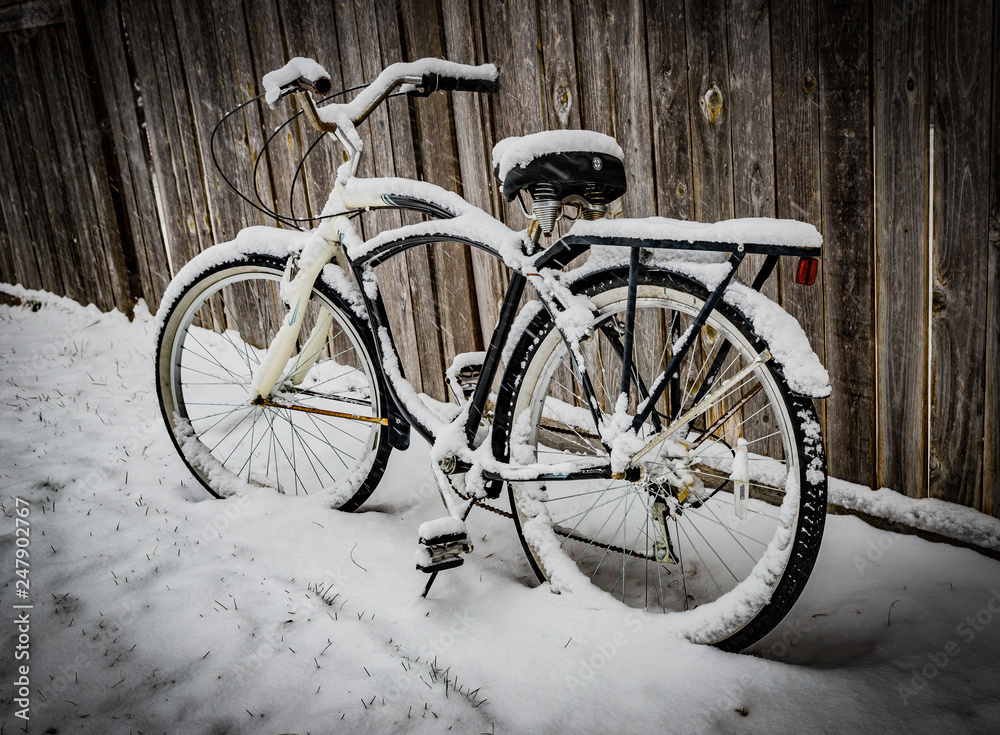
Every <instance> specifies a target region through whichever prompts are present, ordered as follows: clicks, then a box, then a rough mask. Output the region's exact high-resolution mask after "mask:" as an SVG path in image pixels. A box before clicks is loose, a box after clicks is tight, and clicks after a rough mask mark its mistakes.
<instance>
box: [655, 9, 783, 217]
mask: <svg viewBox="0 0 1000 735" xmlns="http://www.w3.org/2000/svg"><path fill="white" fill-rule="evenodd" d="M684 37H685V30H684V2H683V0H647V2H646V54H647V59H648V65H649V93H650V114H651V116H652V125H653V161H654V165H653V171H652V174H653V184H654V186H655V188H656V213H657V214H659V215H660V216H662V217H673V218H675V219H691V217H692V215H693V214H694V211H693V207H692V202H691V191H692V186H691V131H690V108H689V105H688V73H687V55H686V52H685V38H684ZM769 130H770V129H769Z"/></svg>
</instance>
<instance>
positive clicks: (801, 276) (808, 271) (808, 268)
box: [795, 258, 819, 286]
mask: <svg viewBox="0 0 1000 735" xmlns="http://www.w3.org/2000/svg"><path fill="white" fill-rule="evenodd" d="M818 272H819V260H817V259H816V258H799V272H798V273H796V274H795V282H796V283H801V284H802V285H803V286H811V285H813V284H814V283H816V274H817V273H818Z"/></svg>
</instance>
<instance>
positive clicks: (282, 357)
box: [249, 237, 344, 401]
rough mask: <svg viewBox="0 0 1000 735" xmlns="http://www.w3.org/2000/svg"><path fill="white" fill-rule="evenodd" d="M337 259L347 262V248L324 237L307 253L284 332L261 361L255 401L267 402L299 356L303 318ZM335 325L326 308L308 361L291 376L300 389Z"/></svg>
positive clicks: (307, 348)
mask: <svg viewBox="0 0 1000 735" xmlns="http://www.w3.org/2000/svg"><path fill="white" fill-rule="evenodd" d="M334 259H336V260H337V262H338V264H339V263H340V261H341V260H342V259H344V255H343V248H342V247H341V246H340V244H339V243H336V242H331V241H330V240H327V239H326V238H323V237H316V238H315V239H314V240H312V241H311V242H310V243H309V244H308V245H307V246H306V247H305V248H304V249H303V250H302V254H301V255H300V257H299V262H300V263H302V262H305V264H306V265H305V267H303V268H302V269H301V270H300V271H299V272H298V273H297V274H296V276H295V278H294V279H292V282H291V285H292V288H293V291H292V298H291V299H290V301H289V304H288V312H287V313H286V314H285V318H284V320H283V321H282V324H281V328H280V329H279V330H278V333H277V334H276V335H275V337H274V339H273V340H271V344H270V345H268V348H267V352H266V354H265V355H264V358H263V360H261V363H260V365H259V366H258V367H257V370H256V372H255V373H254V376H253V381H252V382H251V384H250V395H249V398H250V400H251V401H261V400H265V401H266V400H267V397H268V396H269V395H271V391H273V390H274V386H275V385H276V384H277V382H278V380H279V379H280V378H281V375H282V373H283V372H284V371H285V367H286V366H287V365H288V361H289V360H290V359H291V358H292V355H293V354H295V345H296V342H297V341H298V338H299V333H300V332H301V330H302V318H303V317H304V315H305V311H306V307H307V305H308V304H309V296H310V294H311V293H312V289H313V285H314V284H315V283H316V279H317V278H319V274H320V272H321V271H322V270H323V268H324V267H326V265H327V263H329V262H330V261H332V260H334ZM332 322H333V315H332V314H331V313H330V312H329V311H328V310H327V309H326V308H322V310H321V315H320V318H319V319H318V320H317V322H316V324H315V326H313V328H312V330H311V332H310V334H309V337H308V339H306V342H305V344H304V345H303V348H302V351H301V352H300V353H299V354H300V355H304V356H305V359H304V360H303V361H301V362H300V363H299V364H298V365H297V366H296V370H295V373H294V374H293V375H292V376H291V381H292V384H293V385H299V384H300V383H301V382H302V380H303V378H304V377H305V376H306V374H307V373H308V372H309V370H310V369H311V368H312V366H313V365H314V364H315V363H316V360H317V358H318V357H319V353H320V351H321V350H322V348H323V344H324V341H325V336H326V334H327V332H328V330H329V328H330V325H331V324H332Z"/></svg>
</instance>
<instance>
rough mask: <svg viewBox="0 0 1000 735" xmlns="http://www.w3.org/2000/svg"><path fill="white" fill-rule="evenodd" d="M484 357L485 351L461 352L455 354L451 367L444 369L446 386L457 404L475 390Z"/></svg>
mask: <svg viewBox="0 0 1000 735" xmlns="http://www.w3.org/2000/svg"><path fill="white" fill-rule="evenodd" d="M485 359H486V353H485V352H463V353H462V354H461V355H455V359H454V360H453V361H452V363H451V367H449V368H448V369H447V370H446V371H445V373H444V375H445V378H447V380H448V387H449V388H450V389H451V393H452V395H453V396H455V400H456V401H457V402H458V405H460V406H461V405H464V404H465V403H466V402H467V401H468V400H469V398H471V397H472V394H473V393H474V392H475V390H476V384H477V383H478V382H479V376H480V375H481V374H482V372H483V361H484V360H485Z"/></svg>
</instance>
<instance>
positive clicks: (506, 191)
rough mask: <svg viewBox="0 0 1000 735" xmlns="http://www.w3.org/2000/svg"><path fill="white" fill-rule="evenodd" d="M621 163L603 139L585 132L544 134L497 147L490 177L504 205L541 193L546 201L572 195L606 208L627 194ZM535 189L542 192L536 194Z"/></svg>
mask: <svg viewBox="0 0 1000 735" xmlns="http://www.w3.org/2000/svg"><path fill="white" fill-rule="evenodd" d="M623 157H624V154H623V153H622V149H621V147H620V146H619V145H618V143H617V142H615V139H614V138H611V137H609V136H607V135H602V134H601V133H595V132H592V131H590V130H548V131H545V132H542V133H533V134H531V135H525V136H522V137H513V138H504V139H503V140H501V141H500V142H499V143H497V144H496V146H494V147H493V175H494V176H496V179H497V181H499V182H500V184H501V186H502V190H503V195H504V198H505V199H506V200H507V201H508V202H509V201H512V200H513V199H514V197H516V196H517V194H518V192H519V191H521V190H522V189H527V190H528V191H529V192H530V193H531V195H532V196H533V197H536V191H537V192H538V193H539V194H541V193H542V191H544V196H545V198H547V199H550V198H554V199H559V200H562V199H565V198H566V197H568V196H572V195H577V196H580V197H583V198H584V199H586V200H588V201H590V202H594V203H599V204H608V203H610V202H613V201H614V200H615V199H618V197H620V196H621V195H622V194H624V193H625V191H626V189H627V188H628V186H627V184H626V183H625V166H624V164H623V163H622V158H623ZM540 184H547V185H548V186H546V187H545V188H544V189H543V190H542V191H539V185H540ZM549 187H551V190H550V189H549ZM536 198H537V197H536Z"/></svg>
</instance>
